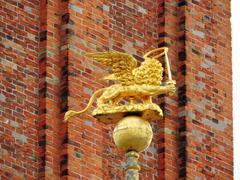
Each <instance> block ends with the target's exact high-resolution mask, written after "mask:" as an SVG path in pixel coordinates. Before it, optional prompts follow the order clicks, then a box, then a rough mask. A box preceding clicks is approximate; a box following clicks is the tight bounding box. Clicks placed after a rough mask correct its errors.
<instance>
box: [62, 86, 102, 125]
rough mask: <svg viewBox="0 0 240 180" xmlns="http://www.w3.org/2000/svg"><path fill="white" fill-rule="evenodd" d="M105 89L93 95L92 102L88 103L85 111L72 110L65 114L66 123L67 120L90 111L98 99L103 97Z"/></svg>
mask: <svg viewBox="0 0 240 180" xmlns="http://www.w3.org/2000/svg"><path fill="white" fill-rule="evenodd" d="M105 89H106V88H102V89H99V90H97V91H95V92H94V93H93V95H92V96H91V98H90V100H89V101H88V104H87V106H86V107H85V108H84V109H83V110H81V111H72V110H69V111H67V112H66V113H65V116H64V122H67V120H68V119H69V118H71V117H74V116H77V115H79V114H82V113H84V112H86V111H87V110H88V109H89V107H90V106H91V105H92V104H93V102H94V100H95V99H96V97H97V96H99V95H101V94H102V93H103V92H104V90H105Z"/></svg>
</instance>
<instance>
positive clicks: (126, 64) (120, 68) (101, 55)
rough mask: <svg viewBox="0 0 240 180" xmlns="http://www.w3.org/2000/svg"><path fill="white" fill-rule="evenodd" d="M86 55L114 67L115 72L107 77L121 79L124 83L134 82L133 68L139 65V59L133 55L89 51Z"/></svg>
mask: <svg viewBox="0 0 240 180" xmlns="http://www.w3.org/2000/svg"><path fill="white" fill-rule="evenodd" d="M86 56H87V57H91V58H93V59H94V60H96V61H98V62H100V63H102V64H104V65H106V66H110V67H111V68H112V73H113V74H112V75H110V76H107V77H106V78H105V79H111V80H119V81H121V83H122V84H123V85H131V84H134V77H133V73H132V70H133V69H135V68H136V67H137V60H136V59H135V58H134V57H133V56H131V55H129V54H126V53H120V52H96V53H87V54H86Z"/></svg>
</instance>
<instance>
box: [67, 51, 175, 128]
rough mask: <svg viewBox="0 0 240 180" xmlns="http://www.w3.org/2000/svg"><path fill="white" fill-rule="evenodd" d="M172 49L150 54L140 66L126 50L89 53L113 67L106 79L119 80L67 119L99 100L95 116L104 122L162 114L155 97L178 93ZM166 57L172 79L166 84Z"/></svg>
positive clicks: (100, 91)
mask: <svg viewBox="0 0 240 180" xmlns="http://www.w3.org/2000/svg"><path fill="white" fill-rule="evenodd" d="M167 51H168V48H166V47H163V48H158V49H154V50H152V51H150V52H148V53H146V54H145V55H144V56H143V58H144V61H143V62H142V64H141V66H139V67H137V60H136V59H135V58H134V57H133V56H131V55H129V54H126V53H120V52H96V53H88V54H86V56H87V57H90V58H93V59H94V60H96V61H98V62H100V63H102V64H104V65H106V66H110V67H111V69H112V74H110V75H108V76H106V77H105V78H104V79H106V80H113V81H117V82H118V83H116V84H114V85H111V86H109V87H106V88H102V89H99V90H97V91H96V92H95V93H94V94H93V95H92V97H91V98H90V100H89V103H88V105H87V107H86V108H85V109H83V110H82V111H78V112H76V111H72V110H70V111H68V112H66V114H65V117H64V120H65V121H67V120H68V119H69V118H71V117H73V116H76V115H79V114H81V113H84V112H85V111H87V110H88V109H89V107H90V106H91V105H92V103H93V102H94V100H95V99H96V98H97V97H99V98H98V99H97V108H96V109H95V110H94V111H93V116H94V117H96V118H97V119H98V120H100V121H102V122H104V123H107V124H109V123H115V122H117V121H118V120H119V119H121V118H122V117H124V116H126V115H129V114H139V115H141V116H143V117H144V118H145V119H147V120H152V119H156V118H157V117H161V116H162V110H161V109H160V107H159V106H158V105H157V104H155V103H153V102H152V97H153V96H157V95H160V94H170V95H171V94H174V92H175V81H173V80H172V77H171V70H170V65H169V60H168V57H167ZM160 57H165V58H164V59H165V64H166V67H167V72H168V81H167V82H165V83H162V79H163V67H162V64H161V63H160V62H159V60H158V58H160Z"/></svg>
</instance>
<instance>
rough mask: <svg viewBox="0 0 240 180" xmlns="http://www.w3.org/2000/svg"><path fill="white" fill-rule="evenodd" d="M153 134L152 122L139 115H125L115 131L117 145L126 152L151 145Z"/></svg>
mask: <svg viewBox="0 0 240 180" xmlns="http://www.w3.org/2000/svg"><path fill="white" fill-rule="evenodd" d="M152 136H153V132H152V128H151V126H150V123H149V122H148V121H146V120H144V119H143V118H141V117H139V116H127V117H124V118H123V119H122V120H120V121H119V122H118V123H117V125H116V127H115V129H114V131H113V139H114V142H115V144H116V146H117V147H118V148H119V149H122V150H124V151H125V152H128V151H130V150H133V151H137V152H141V151H143V150H145V149H146V148H147V147H148V146H149V145H150V143H151V141H152Z"/></svg>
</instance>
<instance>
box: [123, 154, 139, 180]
mask: <svg viewBox="0 0 240 180" xmlns="http://www.w3.org/2000/svg"><path fill="white" fill-rule="evenodd" d="M126 157H127V170H126V180H139V170H140V166H139V165H138V158H139V154H138V153H137V152H136V151H129V152H127V153H126Z"/></svg>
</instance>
